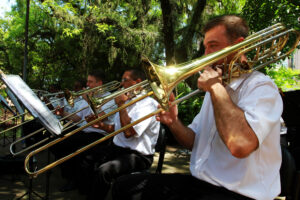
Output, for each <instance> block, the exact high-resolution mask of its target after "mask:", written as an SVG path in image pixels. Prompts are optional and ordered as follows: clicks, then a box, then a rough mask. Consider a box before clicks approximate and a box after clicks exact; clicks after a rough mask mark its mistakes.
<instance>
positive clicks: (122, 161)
mask: <svg viewBox="0 0 300 200" xmlns="http://www.w3.org/2000/svg"><path fill="white" fill-rule="evenodd" d="M102 150H103V151H102V152H101V153H100V151H99V150H98V151H95V152H93V154H91V155H88V156H86V157H85V159H84V160H83V162H82V163H81V165H80V168H79V169H80V170H79V171H78V173H79V174H81V176H82V177H81V178H80V180H79V181H78V182H80V183H81V186H80V191H81V192H83V193H87V195H88V199H90V200H101V199H104V198H105V197H106V195H107V193H108V191H109V189H110V186H111V184H112V182H113V181H114V180H115V179H116V178H117V177H119V176H121V175H124V174H130V173H132V172H136V171H142V170H146V169H148V168H150V166H151V164H152V162H153V155H149V156H146V155H142V154H141V153H139V152H137V151H135V150H131V149H129V148H122V147H119V146H116V145H114V144H110V145H109V146H107V147H106V148H103V149H102Z"/></svg>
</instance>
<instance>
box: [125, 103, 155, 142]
mask: <svg viewBox="0 0 300 200" xmlns="http://www.w3.org/2000/svg"><path fill="white" fill-rule="evenodd" d="M156 109H157V104H155V103H154V100H153V101H152V99H144V100H143V101H141V102H137V105H136V106H135V107H134V109H133V110H132V111H130V113H129V117H130V118H131V122H134V121H136V120H138V119H140V118H142V117H144V116H146V115H147V114H150V113H152V112H154V111H155V110H156ZM155 122H157V121H156V119H155V117H154V116H152V117H150V118H148V119H146V120H144V121H142V122H140V123H138V124H136V125H135V126H133V128H134V130H135V132H136V133H137V135H136V137H139V136H141V135H142V134H143V132H144V131H145V130H146V129H147V128H148V127H149V126H150V124H151V123H155ZM157 123H158V122H157Z"/></svg>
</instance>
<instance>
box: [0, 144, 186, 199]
mask: <svg viewBox="0 0 300 200" xmlns="http://www.w3.org/2000/svg"><path fill="white" fill-rule="evenodd" d="M8 146H9V145H6V146H5V147H4V146H1V147H0V157H3V156H6V155H8V154H9V151H8ZM47 155H48V154H47V151H46V152H43V153H40V154H39V155H37V157H36V159H37V161H38V163H39V165H41V166H44V164H46V163H47V158H48V157H47ZM189 157H190V152H189V151H186V150H183V149H181V148H180V147H175V146H167V149H166V153H165V159H164V165H163V169H162V173H189ZM49 159H50V160H51V161H54V158H53V156H52V155H50V158H49ZM157 161H158V153H156V154H155V158H154V163H153V165H152V167H151V170H150V171H151V172H153V173H154V172H155V169H156V166H157ZM2 162H5V163H6V164H7V162H6V161H5V160H4V161H2ZM0 166H3V164H1V163H0ZM11 166H13V165H11ZM20 166H21V169H20ZM5 168H6V169H2V170H1V171H0V200H16V199H34V200H35V199H41V198H40V197H45V196H46V194H47V193H48V199H50V200H84V199H85V196H83V195H81V194H79V193H78V192H77V191H76V190H75V191H70V192H59V188H61V187H62V186H63V185H64V184H65V183H66V182H65V180H64V179H62V177H61V175H60V170H59V167H55V168H53V169H52V170H51V171H49V172H46V173H43V174H41V175H39V176H38V177H37V178H33V179H31V181H32V182H31V181H30V179H29V177H28V175H27V174H26V173H25V172H24V169H23V162H22V163H18V167H16V168H15V166H14V167H7V166H6V167H5ZM15 169H16V170H15ZM31 183H32V190H33V192H32V193H30V194H31V196H29V194H28V191H29V188H30V187H29V186H30V184H31ZM47 184H49V187H47ZM47 189H48V192H47ZM44 199H46V198H44Z"/></svg>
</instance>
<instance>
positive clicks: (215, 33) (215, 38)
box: [204, 25, 232, 65]
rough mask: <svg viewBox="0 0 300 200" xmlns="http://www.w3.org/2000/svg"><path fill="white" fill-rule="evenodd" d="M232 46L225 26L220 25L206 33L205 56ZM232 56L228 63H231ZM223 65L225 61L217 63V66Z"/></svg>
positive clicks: (228, 58)
mask: <svg viewBox="0 0 300 200" xmlns="http://www.w3.org/2000/svg"><path fill="white" fill-rule="evenodd" d="M230 45H232V43H230V42H229V39H228V38H227V34H226V29H225V26H223V25H218V26H216V27H214V28H212V29H210V30H209V31H207V32H206V33H205V37H204V47H205V55H207V54H210V53H214V52H216V51H219V50H221V49H224V48H225V47H227V46H230ZM230 59H231V56H229V57H227V63H228V62H229V61H230ZM222 63H223V59H222V60H219V61H217V62H216V63H215V64H217V65H219V64H222Z"/></svg>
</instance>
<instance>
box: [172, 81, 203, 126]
mask: <svg viewBox="0 0 300 200" xmlns="http://www.w3.org/2000/svg"><path fill="white" fill-rule="evenodd" d="M190 92H192V90H191V88H190V87H189V86H188V85H187V84H185V83H184V82H181V83H179V84H178V85H177V93H178V95H177V97H176V98H177V99H178V98H180V97H183V96H185V95H187V94H188V93H190ZM202 102H203V97H202V96H200V95H199V94H198V95H195V96H193V97H190V98H189V99H187V100H184V101H182V102H181V103H180V104H179V105H178V116H179V118H180V120H181V121H182V123H183V124H185V125H188V124H190V123H191V122H192V120H193V119H194V117H195V116H196V115H197V114H198V113H199V111H200V108H201V106H202Z"/></svg>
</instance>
